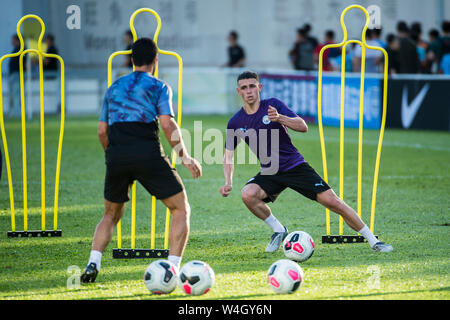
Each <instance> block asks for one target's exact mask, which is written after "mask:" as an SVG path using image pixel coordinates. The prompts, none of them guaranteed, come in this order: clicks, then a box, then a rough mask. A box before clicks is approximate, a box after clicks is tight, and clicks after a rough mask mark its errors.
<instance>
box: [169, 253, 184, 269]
mask: <svg viewBox="0 0 450 320" xmlns="http://www.w3.org/2000/svg"><path fill="white" fill-rule="evenodd" d="M167 259H168V260H169V262H172V263H173V264H174V265H175V266H176V267H177V268H178V269H180V263H181V257H178V256H174V255H169V256H168V257H167Z"/></svg>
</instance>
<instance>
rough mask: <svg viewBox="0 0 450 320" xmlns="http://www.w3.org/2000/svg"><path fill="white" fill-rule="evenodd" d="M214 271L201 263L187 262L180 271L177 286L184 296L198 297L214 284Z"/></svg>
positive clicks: (204, 263)
mask: <svg viewBox="0 0 450 320" xmlns="http://www.w3.org/2000/svg"><path fill="white" fill-rule="evenodd" d="M214 279H215V275H214V270H213V269H212V268H211V267H210V266H209V265H208V264H207V263H206V262H203V261H199V260H193V261H189V262H188V263H186V264H185V265H183V267H182V268H181V269H180V276H179V286H180V288H181V290H183V291H184V292H185V293H186V294H189V295H193V296H199V295H202V294H205V293H207V292H208V291H209V290H210V289H211V287H212V286H213V284H214Z"/></svg>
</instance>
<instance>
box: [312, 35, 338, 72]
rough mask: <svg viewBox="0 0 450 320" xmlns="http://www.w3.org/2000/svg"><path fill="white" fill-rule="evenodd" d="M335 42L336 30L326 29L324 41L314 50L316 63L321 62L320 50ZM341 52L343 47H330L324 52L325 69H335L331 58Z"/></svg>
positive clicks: (323, 65)
mask: <svg viewBox="0 0 450 320" xmlns="http://www.w3.org/2000/svg"><path fill="white" fill-rule="evenodd" d="M329 44H335V42H334V31H333V30H327V31H325V37H324V43H322V44H319V45H318V46H317V47H316V49H315V50H314V63H315V64H316V65H318V64H319V54H320V50H322V48H323V47H324V46H326V45H329ZM340 54H341V48H330V49H327V50H325V51H324V53H323V64H322V67H323V71H333V65H332V64H331V62H330V58H331V59H333V58H335V57H337V56H339V55H340Z"/></svg>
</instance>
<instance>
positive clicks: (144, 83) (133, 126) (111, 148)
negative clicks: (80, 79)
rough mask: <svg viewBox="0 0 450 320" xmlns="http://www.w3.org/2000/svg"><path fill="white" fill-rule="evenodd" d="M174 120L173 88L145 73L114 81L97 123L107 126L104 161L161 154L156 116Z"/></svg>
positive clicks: (125, 161)
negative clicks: (101, 122) (107, 140)
mask: <svg viewBox="0 0 450 320" xmlns="http://www.w3.org/2000/svg"><path fill="white" fill-rule="evenodd" d="M161 115H170V116H172V117H174V112H173V108H172V89H171V88H170V86H169V85H168V84H167V83H165V82H164V81H162V80H160V79H157V78H155V77H153V76H152V75H150V74H149V73H147V72H140V71H135V72H132V73H130V74H128V75H126V76H123V77H121V78H119V79H117V80H116V81H115V82H114V83H113V84H112V85H111V86H110V87H109V88H108V90H107V92H106V94H105V99H104V101H103V107H102V110H101V114H100V121H103V122H107V123H108V139H109V144H108V147H107V149H106V161H107V162H114V163H123V164H126V163H132V162H134V161H136V160H143V161H145V160H148V159H150V158H153V157H155V156H161V154H163V151H162V148H161V146H160V143H159V137H158V117H159V116H161Z"/></svg>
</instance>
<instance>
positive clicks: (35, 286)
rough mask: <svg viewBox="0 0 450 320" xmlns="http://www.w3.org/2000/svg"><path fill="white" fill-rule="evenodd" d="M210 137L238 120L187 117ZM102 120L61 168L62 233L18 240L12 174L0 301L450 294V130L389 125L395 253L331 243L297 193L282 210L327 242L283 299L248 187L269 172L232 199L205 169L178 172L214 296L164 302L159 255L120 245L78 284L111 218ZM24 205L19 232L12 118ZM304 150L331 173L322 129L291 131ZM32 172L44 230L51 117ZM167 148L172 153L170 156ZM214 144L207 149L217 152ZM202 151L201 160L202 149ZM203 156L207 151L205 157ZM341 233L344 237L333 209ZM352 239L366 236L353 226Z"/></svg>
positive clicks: (387, 235) (331, 135) (71, 122)
mask: <svg viewBox="0 0 450 320" xmlns="http://www.w3.org/2000/svg"><path fill="white" fill-rule="evenodd" d="M200 120H201V121H202V126H203V130H204V131H205V130H207V129H208V128H218V129H220V130H222V131H224V130H225V126H226V123H227V120H228V117H224V116H195V117H194V116H185V117H183V125H182V127H183V128H186V129H188V130H190V131H191V133H192V136H194V134H193V132H192V131H193V128H194V121H200ZM97 123H98V122H97V119H96V118H68V119H67V121H66V130H65V135H64V144H63V152H62V166H61V186H60V205H59V228H61V229H62V230H63V237H62V238H48V239H37V238H32V239H8V238H7V236H6V233H7V231H8V230H10V228H11V222H10V208H9V194H8V185H7V177H6V167H5V164H3V177H2V179H1V181H0V299H160V300H164V299H449V298H450V276H449V274H450V259H449V256H450V255H449V254H450V245H449V244H450V232H449V225H450V216H449V208H450V207H449V193H450V182H449V181H450V173H449V172H450V161H449V156H450V135H449V133H444V132H424V131H403V130H387V131H386V134H385V139H384V144H383V149H382V155H381V167H380V177H379V185H378V193H377V207H376V218H375V233H376V234H377V235H379V236H380V239H381V240H383V241H386V242H388V243H390V244H392V245H393V247H394V252H392V253H389V254H379V253H375V252H373V251H372V250H371V249H370V248H369V246H368V244H367V243H362V244H339V245H337V244H332V245H331V244H322V243H321V236H322V235H323V234H325V210H324V208H322V207H321V206H320V205H319V204H317V203H315V202H313V201H310V200H308V199H306V198H304V197H302V196H301V195H299V194H297V193H295V192H294V191H291V190H286V191H285V192H284V193H283V194H282V195H281V196H280V197H279V198H278V200H277V201H276V202H275V203H274V204H272V205H271V208H272V211H273V212H274V214H275V215H276V216H277V217H278V218H279V220H280V221H281V222H282V223H284V224H285V225H286V226H287V227H288V229H289V230H290V231H294V230H304V231H306V232H308V233H310V234H311V235H312V237H313V238H314V239H315V243H316V250H315V253H314V255H313V256H312V258H311V259H310V260H308V261H306V262H305V263H302V264H301V266H302V268H303V270H304V272H305V282H304V283H303V285H302V286H301V288H300V289H299V290H298V291H297V292H295V293H294V294H291V295H275V294H274V293H273V292H272V291H271V289H270V288H269V287H268V285H267V283H266V272H267V269H268V268H269V266H270V265H271V263H273V262H274V261H276V260H278V259H281V258H283V257H284V255H283V252H282V250H279V251H277V252H276V253H274V254H267V253H265V252H264V248H265V246H266V244H267V242H268V241H269V238H270V235H271V230H270V229H269V228H268V227H267V226H266V225H265V224H264V223H263V222H261V221H260V220H258V219H257V218H256V217H254V216H253V215H252V214H251V213H250V212H249V211H248V210H247V209H246V207H245V205H244V204H243V203H242V201H241V198H240V189H241V188H242V186H243V185H244V184H245V182H246V181H247V180H248V179H249V178H251V177H252V176H254V175H255V174H256V173H257V171H258V165H256V164H246V165H238V166H236V168H235V179H234V186H233V187H234V189H233V191H232V194H231V195H230V196H229V197H228V198H222V197H221V196H220V194H219V192H218V190H219V188H220V186H221V185H222V184H223V182H224V178H223V171H222V165H221V164H211V165H208V164H205V163H203V177H202V178H201V179H199V180H193V179H192V178H191V177H190V175H189V173H188V171H187V170H186V169H185V168H184V167H182V166H180V165H179V166H178V171H179V173H180V175H181V176H182V178H183V181H184V183H185V186H186V189H187V193H188V197H189V201H190V204H191V208H192V216H191V233H190V238H189V241H188V245H187V247H186V251H185V255H184V258H183V262H184V263H185V262H187V261H190V260H194V259H198V260H203V261H205V262H207V263H208V264H210V265H211V267H212V268H213V269H214V271H215V274H216V282H215V284H214V287H213V289H212V290H211V291H210V292H209V293H207V294H206V295H204V296H200V297H189V296H187V295H185V294H183V293H182V291H181V289H179V288H177V289H176V290H175V291H174V292H173V293H171V294H170V295H167V296H153V295H151V294H150V293H149V292H148V290H147V289H146V288H145V286H144V281H143V274H144V270H145V268H146V266H147V265H148V264H149V263H150V261H151V260H147V259H137V260H114V259H112V249H113V248H114V247H115V246H116V242H115V240H116V238H115V237H114V238H113V242H112V243H111V244H110V245H109V246H108V248H107V250H106V251H105V254H104V258H103V260H102V269H101V273H100V274H99V276H98V278H97V282H96V283H95V284H90V285H81V287H80V288H78V289H76V288H75V289H70V288H68V286H67V283H68V282H69V283H70V281H71V278H70V276H71V273H69V272H68V268H69V267H70V266H78V267H79V268H80V269H83V268H84V266H85V265H86V263H87V259H88V256H89V252H90V245H91V239H92V235H93V232H94V229H95V226H96V224H97V223H98V221H99V220H100V218H101V217H102V215H103V179H104V172H105V165H104V158H103V151H102V149H101V146H100V144H99V142H98V139H97ZM6 130H7V138H8V145H9V148H10V156H11V158H12V161H13V163H12V170H13V180H14V187H15V189H14V192H15V199H16V202H15V206H16V210H17V216H16V222H17V230H22V227H23V210H22V207H23V197H22V166H21V162H22V160H21V145H20V123H19V121H8V122H7V123H6ZM58 132H59V121H58V119H57V118H52V117H48V118H47V120H46V157H47V173H46V179H47V183H46V188H47V196H46V201H47V207H48V211H47V216H46V220H47V228H52V225H53V219H52V218H53V215H52V212H53V209H52V206H53V192H54V176H55V163H56V150H57V138H58ZM291 136H292V139H293V142H294V144H295V145H296V147H297V148H298V149H299V150H300V152H301V153H302V154H303V155H304V156H305V158H306V159H307V161H308V162H309V163H310V164H311V165H312V166H313V167H314V168H315V169H316V170H317V171H318V172H319V173H320V174H323V170H322V160H321V152H320V143H319V133H318V127H317V126H315V125H310V128H309V132H308V133H291ZM325 138H326V147H327V155H328V170H329V183H330V185H331V186H332V187H333V189H334V190H335V191H336V192H337V190H338V188H339V186H338V181H339V180H338V168H339V163H338V160H339V153H338V152H339V130H338V128H325ZM27 140H28V144H27V148H28V172H29V182H28V188H29V193H28V197H29V229H38V228H40V151H39V150H40V149H39V122H38V120H37V119H36V120H33V121H32V122H30V123H28V124H27ZM162 140H163V142H164V148H165V151H166V153H168V154H170V149H169V148H168V144H167V143H165V139H164V138H163V139H162ZM345 140H346V145H345V190H344V198H345V200H346V201H347V202H348V203H349V204H350V205H351V206H353V207H354V208H355V207H356V183H357V167H356V163H357V161H356V159H357V130H355V129H346V134H345ZM377 142H378V132H377V131H371V130H365V131H364V156H363V162H364V166H363V180H362V181H363V193H362V196H363V220H364V221H365V222H366V223H369V211H370V199H371V192H372V181H373V171H374V163H375V151H376V146H377ZM209 143H211V142H207V141H206V142H204V143H203V148H206V147H207V146H208V144H209ZM191 153H192V155H194V156H196V154H195V153H194V152H193V151H192V152H191ZM197 156H198V155H197ZM3 161H4V159H3ZM137 193H138V196H137V230H136V234H137V238H136V247H138V248H139V247H141V248H148V247H149V246H150V204H151V198H150V196H148V195H147V194H146V193H145V191H144V190H143V188H142V187H141V186H138V192H137ZM164 215H165V210H164V208H163V207H162V205H161V204H160V203H158V204H157V226H156V230H157V247H158V248H162V246H163V232H164V229H163V226H164ZM331 218H332V225H331V227H332V234H337V232H338V219H337V215H335V214H333V213H331ZM122 224H123V227H122V229H123V230H122V231H123V237H124V239H123V246H124V247H126V246H129V243H130V203H129V204H128V205H127V209H126V211H125V214H124V218H123V221H122ZM344 234H354V232H353V231H352V230H350V229H349V228H348V227H347V226H344Z"/></svg>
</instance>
